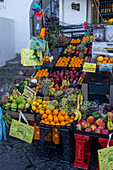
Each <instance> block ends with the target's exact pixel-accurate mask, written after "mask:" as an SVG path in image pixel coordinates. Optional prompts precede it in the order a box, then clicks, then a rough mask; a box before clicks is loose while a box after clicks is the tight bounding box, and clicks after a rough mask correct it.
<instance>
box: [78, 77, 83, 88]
mask: <svg viewBox="0 0 113 170" xmlns="http://www.w3.org/2000/svg"><path fill="white" fill-rule="evenodd" d="M83 80H84V78H83V77H80V78H79V80H78V82H77V84H79V85H80V86H81V85H82V82H83Z"/></svg>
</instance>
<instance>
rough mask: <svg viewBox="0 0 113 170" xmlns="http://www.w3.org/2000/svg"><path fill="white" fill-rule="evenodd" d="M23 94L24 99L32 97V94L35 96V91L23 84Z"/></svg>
mask: <svg viewBox="0 0 113 170" xmlns="http://www.w3.org/2000/svg"><path fill="white" fill-rule="evenodd" d="M23 96H24V98H25V99H28V98H33V97H34V96H36V92H35V91H34V90H32V89H31V88H30V87H28V86H25V87H24V93H23Z"/></svg>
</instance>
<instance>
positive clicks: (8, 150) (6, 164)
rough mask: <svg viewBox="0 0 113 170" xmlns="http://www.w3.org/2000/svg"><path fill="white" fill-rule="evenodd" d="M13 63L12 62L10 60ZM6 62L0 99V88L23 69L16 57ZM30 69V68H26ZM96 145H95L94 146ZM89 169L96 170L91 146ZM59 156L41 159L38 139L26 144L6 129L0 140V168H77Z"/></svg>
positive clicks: (0, 78)
mask: <svg viewBox="0 0 113 170" xmlns="http://www.w3.org/2000/svg"><path fill="white" fill-rule="evenodd" d="M13 61H14V63H13V64H12V62H13ZM12 62H11V61H10V62H7V63H6V66H4V67H1V68H0V99H1V97H2V95H3V93H4V92H3V91H2V89H3V88H4V86H5V84H6V83H8V84H11V83H13V80H14V78H15V75H16V74H18V72H19V70H20V69H21V70H23V69H25V68H24V67H22V66H21V64H20V59H19V61H18V58H16V59H15V60H12ZM26 69H30V68H26ZM95 147H96V146H95ZM92 148H93V149H92V153H93V154H92V155H93V156H92V155H91V159H90V166H89V170H96V165H97V152H96V151H95V150H94V145H93V146H92ZM60 158H61V156H59V155H57V154H55V155H54V157H52V159H51V160H49V161H47V160H41V159H40V158H39V144H38V141H33V143H32V144H28V143H26V142H23V141H21V140H18V139H16V138H13V137H10V136H9V135H8V130H7V141H6V142H5V141H3V140H2V141H0V170H44V169H46V170H77V169H78V168H74V163H72V164H66V163H62V162H60Z"/></svg>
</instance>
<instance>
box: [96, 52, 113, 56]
mask: <svg viewBox="0 0 113 170" xmlns="http://www.w3.org/2000/svg"><path fill="white" fill-rule="evenodd" d="M93 54H101V55H108V56H113V53H105V52H93Z"/></svg>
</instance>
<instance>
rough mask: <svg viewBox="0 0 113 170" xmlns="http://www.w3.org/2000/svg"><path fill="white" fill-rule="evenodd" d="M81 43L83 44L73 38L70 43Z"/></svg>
mask: <svg viewBox="0 0 113 170" xmlns="http://www.w3.org/2000/svg"><path fill="white" fill-rule="evenodd" d="M80 42H81V39H80V38H77V39H75V38H72V39H71V42H70V43H75V44H76V43H80Z"/></svg>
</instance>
